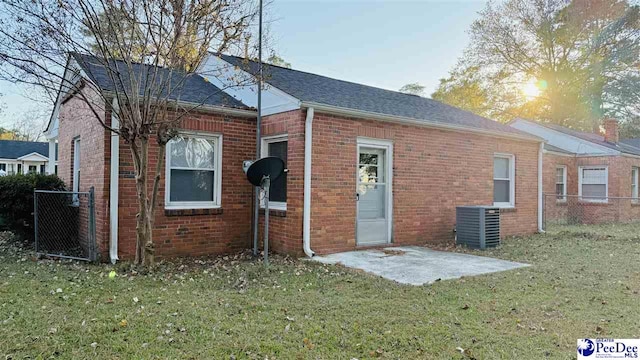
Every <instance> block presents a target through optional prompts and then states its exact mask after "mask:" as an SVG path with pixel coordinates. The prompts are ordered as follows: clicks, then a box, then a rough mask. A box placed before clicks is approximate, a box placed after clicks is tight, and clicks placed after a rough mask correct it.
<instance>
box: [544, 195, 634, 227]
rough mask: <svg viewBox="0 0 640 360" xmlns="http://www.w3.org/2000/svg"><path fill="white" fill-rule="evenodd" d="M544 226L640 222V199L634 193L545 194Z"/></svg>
mask: <svg viewBox="0 0 640 360" xmlns="http://www.w3.org/2000/svg"><path fill="white" fill-rule="evenodd" d="M543 200H544V204H543V209H544V212H543V227H544V230H548V229H550V228H552V227H554V226H564V225H609V224H630V223H640V201H639V199H638V198H632V197H606V198H599V197H586V196H579V195H564V196H560V195H556V194H545V195H544V199H543Z"/></svg>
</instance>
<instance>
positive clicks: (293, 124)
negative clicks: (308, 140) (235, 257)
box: [259, 110, 306, 255]
mask: <svg viewBox="0 0 640 360" xmlns="http://www.w3.org/2000/svg"><path fill="white" fill-rule="evenodd" d="M305 117H306V111H300V110H294V111H289V112H284V113H280V114H274V115H270V116H265V117H264V118H263V119H262V129H261V132H262V136H263V137H268V136H274V135H283V134H286V135H287V141H288V143H287V168H288V169H289V172H288V173H287V211H270V212H269V214H270V218H269V239H270V242H269V246H270V249H272V250H274V251H276V252H284V253H290V254H295V255H302V213H303V207H304V125H305ZM263 229H264V216H261V217H260V229H259V230H260V231H259V232H260V243H262V232H263Z"/></svg>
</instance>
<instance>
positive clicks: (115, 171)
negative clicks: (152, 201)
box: [109, 100, 120, 264]
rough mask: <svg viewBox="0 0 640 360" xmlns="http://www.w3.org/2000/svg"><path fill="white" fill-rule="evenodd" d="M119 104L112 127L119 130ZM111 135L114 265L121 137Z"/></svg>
mask: <svg viewBox="0 0 640 360" xmlns="http://www.w3.org/2000/svg"><path fill="white" fill-rule="evenodd" d="M117 105H118V104H117V102H115V100H114V104H113V110H112V111H111V127H112V128H114V129H118V128H119V127H120V121H119V120H118V117H117V115H116V111H115V109H116V107H117ZM110 134H111V164H110V173H109V258H110V260H111V263H112V264H115V263H116V261H118V180H119V179H118V175H119V167H120V136H119V135H118V134H116V133H114V132H110Z"/></svg>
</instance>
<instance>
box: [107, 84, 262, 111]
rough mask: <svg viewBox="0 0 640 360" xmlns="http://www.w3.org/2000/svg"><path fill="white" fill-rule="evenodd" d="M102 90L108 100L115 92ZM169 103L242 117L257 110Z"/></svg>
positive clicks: (172, 101)
mask: <svg viewBox="0 0 640 360" xmlns="http://www.w3.org/2000/svg"><path fill="white" fill-rule="evenodd" d="M102 92H103V94H104V96H105V98H107V100H110V99H113V98H115V97H116V93H115V92H114V91H109V90H102ZM169 103H170V104H169V105H174V106H175V107H183V108H186V107H189V108H191V109H190V111H197V112H213V113H221V114H227V115H232V116H237V117H242V118H252V117H256V116H257V112H256V111H255V110H251V109H238V108H231V107H226V106H220V105H208V104H200V103H194V102H189V101H182V100H178V101H175V100H169Z"/></svg>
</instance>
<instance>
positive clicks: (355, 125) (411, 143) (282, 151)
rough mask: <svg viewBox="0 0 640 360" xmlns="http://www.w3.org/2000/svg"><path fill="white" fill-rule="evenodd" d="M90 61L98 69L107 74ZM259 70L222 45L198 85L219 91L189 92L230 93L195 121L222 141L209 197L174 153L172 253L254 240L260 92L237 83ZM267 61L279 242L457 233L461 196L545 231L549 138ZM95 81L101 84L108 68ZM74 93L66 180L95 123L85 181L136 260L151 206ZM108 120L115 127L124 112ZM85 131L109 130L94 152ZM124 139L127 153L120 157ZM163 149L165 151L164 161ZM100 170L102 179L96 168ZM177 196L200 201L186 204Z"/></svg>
mask: <svg viewBox="0 0 640 360" xmlns="http://www.w3.org/2000/svg"><path fill="white" fill-rule="evenodd" d="M85 62H86V61H85ZM78 66H80V67H81V68H82V69H83V70H84V72H85V73H86V74H93V73H97V72H99V71H100V69H99V68H96V67H93V68H92V67H87V66H83V65H82V64H78ZM255 68H256V64H255V63H252V62H244V61H242V60H241V59H240V58H235V57H229V56H220V57H218V56H214V55H211V56H210V57H209V58H208V59H207V60H206V61H205V62H204V64H203V65H202V66H201V68H200V70H199V74H200V75H201V77H200V79H201V80H203V81H202V82H199V83H198V84H201V85H202V84H206V85H207V87H197V86H196V85H197V84H193V85H192V86H194V87H193V88H189V89H187V90H188V91H189V93H192V94H199V95H200V96H202V95H203V94H209V93H210V92H212V91H217V90H218V89H219V88H223V89H225V93H222V94H221V95H220V96H219V97H218V98H217V99H215V101H217V102H216V103H212V104H210V109H211V110H210V111H206V112H199V113H197V114H194V115H193V116H191V117H189V118H188V119H187V120H185V121H184V122H183V124H182V130H183V131H190V132H191V133H192V132H193V131H197V134H196V135H194V137H193V138H190V137H189V134H191V133H190V132H186V134H187V135H186V136H187V139H193V140H192V141H197V142H198V143H200V142H202V141H205V142H207V144H209V145H210V146H209V148H211V149H213V152H212V153H211V155H212V156H214V157H215V159H216V160H215V161H214V162H213V165H212V167H213V168H214V170H213V171H214V174H215V175H214V178H213V184H212V190H211V192H210V193H208V194H201V193H200V192H199V191H198V190H197V189H194V188H193V186H189V185H190V184H191V183H190V182H189V180H188V179H185V174H181V173H179V172H180V171H182V170H184V169H183V168H182V167H181V166H175V167H173V166H172V162H171V161H170V162H169V165H168V167H167V170H166V172H165V176H163V179H162V183H161V185H160V188H161V201H160V202H159V204H158V206H159V207H160V209H158V210H159V211H158V212H157V214H158V215H157V218H156V223H155V229H154V241H155V243H156V249H157V250H156V252H157V254H158V255H160V256H186V255H206V254H217V253H224V252H230V251H235V250H237V249H242V248H248V247H250V246H251V213H252V211H251V208H252V198H253V197H252V187H251V186H250V185H249V183H248V181H246V179H245V177H244V174H243V172H242V161H243V160H247V159H252V158H255V147H256V144H255V137H256V128H255V122H256V112H255V111H254V110H252V109H253V108H255V106H256V96H255V90H256V89H255V86H247V87H241V88H240V87H234V88H227V86H225V85H226V84H225V83H224V81H225V80H224V79H228V78H232V77H233V78H234V79H237V78H238V76H250V73H251V72H252V69H255ZM265 68H266V69H265V72H266V73H267V74H268V80H267V86H266V88H265V90H264V91H263V102H262V104H263V108H262V110H263V118H262V126H261V148H262V156H278V157H281V158H283V160H285V161H286V164H287V168H288V173H287V174H286V176H284V177H282V178H281V179H280V180H278V181H277V182H275V183H274V184H273V187H272V197H271V204H270V207H271V211H270V213H271V215H272V217H271V222H270V226H271V227H270V245H271V248H272V249H273V250H274V251H277V252H285V253H290V254H295V255H301V254H302V253H303V252H304V253H306V254H307V255H310V256H311V255H313V253H321V254H322V253H330V252H337V251H345V250H353V249H357V248H363V247H370V246H389V245H406V244H416V245H422V244H428V243H442V242H450V241H452V240H453V237H454V228H455V207H456V206H457V205H473V204H476V205H496V206H500V207H502V208H503V210H502V235H503V236H504V235H518V234H531V233H534V232H536V231H537V230H538V229H539V226H540V219H541V208H540V207H539V204H540V201H539V199H540V198H541V194H542V192H541V187H540V186H538V181H539V180H541V179H542V177H541V174H540V172H539V169H541V165H542V163H541V159H542V146H541V145H542V142H541V141H542V140H541V139H540V138H537V137H535V136H532V135H530V134H527V133H524V132H522V131H519V130H517V129H514V128H511V127H509V126H505V125H502V124H499V123H497V122H494V121H491V120H488V119H485V118H482V117H479V116H476V115H474V114H472V113H469V112H466V111H463V110H460V109H457V108H454V107H451V106H448V105H444V104H442V103H439V102H437V101H434V100H430V99H426V98H422V97H418V96H414V95H407V94H402V93H398V92H394V91H388V90H382V89H378V88H373V87H369V86H365V85H360V84H354V83H350V82H345V81H340V80H335V79H330V78H327V77H323V76H319V75H314V74H309V73H305V72H300V71H296V70H291V69H285V68H280V67H276V66H265ZM221 69H222V70H221ZM221 72H222V74H220V73H221ZM213 73H216V74H217V75H216V76H212V75H210V74H213ZM226 75H229V76H226ZM87 77H88V78H89V80H91V81H94V82H98V83H99V82H100V77H99V76H91V75H87ZM60 98H61V99H62V100H60V101H59V106H57V107H56V108H57V110H56V111H54V115H55V114H57V115H56V116H54V117H53V118H52V125H50V127H51V128H52V129H53V128H57V133H58V135H57V136H58V141H59V142H60V143H61V144H60V152H61V154H63V153H65V155H61V159H60V169H62V170H61V176H62V177H63V178H64V179H65V180H66V181H67V182H69V183H72V182H73V169H74V166H73V159H72V158H73V151H72V148H73V147H72V142H73V141H72V140H73V139H74V138H76V137H77V136H78V131H80V132H83V131H84V132H85V133H80V134H79V136H80V138H81V139H82V140H81V144H82V149H83V150H82V151H81V153H82V154H85V152H86V151H92V152H93V155H91V157H92V160H91V164H85V163H84V162H83V160H84V158H83V156H84V155H81V156H80V161H79V167H80V169H81V170H80V171H81V173H82V174H83V179H87V178H91V179H93V180H94V181H93V184H90V181H89V180H86V181H84V180H83V182H81V183H80V184H81V186H85V187H86V186H90V185H94V186H96V199H98V198H100V199H101V200H96V203H97V204H98V203H99V204H98V206H97V207H98V208H100V209H101V210H98V212H99V214H98V221H99V224H98V227H100V229H101V230H98V233H99V234H100V236H99V237H98V238H99V242H100V245H101V248H102V249H103V252H104V251H106V249H107V248H108V247H109V246H107V245H108V244H110V249H111V258H112V260H113V259H115V258H116V255H117V257H119V258H130V257H132V256H133V254H134V252H133V249H134V246H135V232H134V228H135V221H134V217H135V213H136V206H137V205H136V201H135V191H134V190H135V189H134V186H135V184H134V182H133V179H131V160H130V154H129V152H128V149H127V147H126V146H125V144H124V143H122V141H120V140H118V138H117V136H114V135H111V134H110V133H108V132H106V131H105V130H104V129H102V128H101V127H100V126H99V125H96V124H97V121H95V123H91V122H88V121H78V119H77V118H78V116H77V114H81V113H82V111H83V110H82V109H83V105H82V104H81V103H80V101H79V100H77V99H76V98H77V96H74V95H71V96H68V97H65V96H61V97H60ZM107 108H108V106H107ZM104 116H105V117H104V120H105V122H107V123H108V124H110V123H111V119H110V118H111V116H110V111H108V110H107V111H105V115H104ZM84 138H87V139H95V141H93V143H94V145H92V146H91V148H88V149H85V148H84V144H85V141H84ZM114 138H115V140H114ZM196 139H202V140H196ZM88 141H89V140H88ZM88 141H87V142H86V143H88ZM62 142H64V144H62ZM116 144H117V146H119V150H118V151H116V152H115V153H114V146H116ZM117 146H116V147H117ZM186 146H190V145H189V144H186V143H185V142H184V140H177V141H174V142H173V143H171V144H170V145H169V147H168V150H167V154H172V153H173V152H172V149H177V153H178V154H180V151H181V150H180V149H183V148H185V147H186ZM200 148H201V147H194V148H193V149H194V150H198V151H202V150H201V149H200ZM204 148H207V146H204ZM215 150H218V151H217V152H216V151H215ZM220 150H221V151H220ZM162 155H163V154H157V153H154V154H153V156H152V158H157V157H158V156H162ZM93 156H95V157H96V158H95V159H93ZM116 158H118V159H119V160H118V161H117V162H114V161H115V160H114V159H116ZM175 160H176V161H178V162H179V161H182V158H180V155H178V157H177V158H176V159H175ZM116 164H117V166H116ZM178 165H180V164H178ZM85 167H86V168H87V170H85ZM220 169H221V170H222V171H219V170H220ZM88 172H93V173H95V175H92V176H86V175H85V174H86V173H88ZM176 179H177V180H176ZM114 182H116V183H117V185H116V186H114V185H113V183H114ZM98 187H100V189H98ZM116 189H117V191H115V190H116ZM174 195H176V196H177V197H182V198H184V199H188V201H184V202H178V203H176V202H174V201H173V196H174ZM204 195H208V196H213V200H214V201H209V199H208V198H207V196H204ZM115 204H117V206H115ZM114 220H117V223H116V224H114ZM114 230H117V231H114ZM114 249H116V250H115V253H114Z"/></svg>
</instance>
